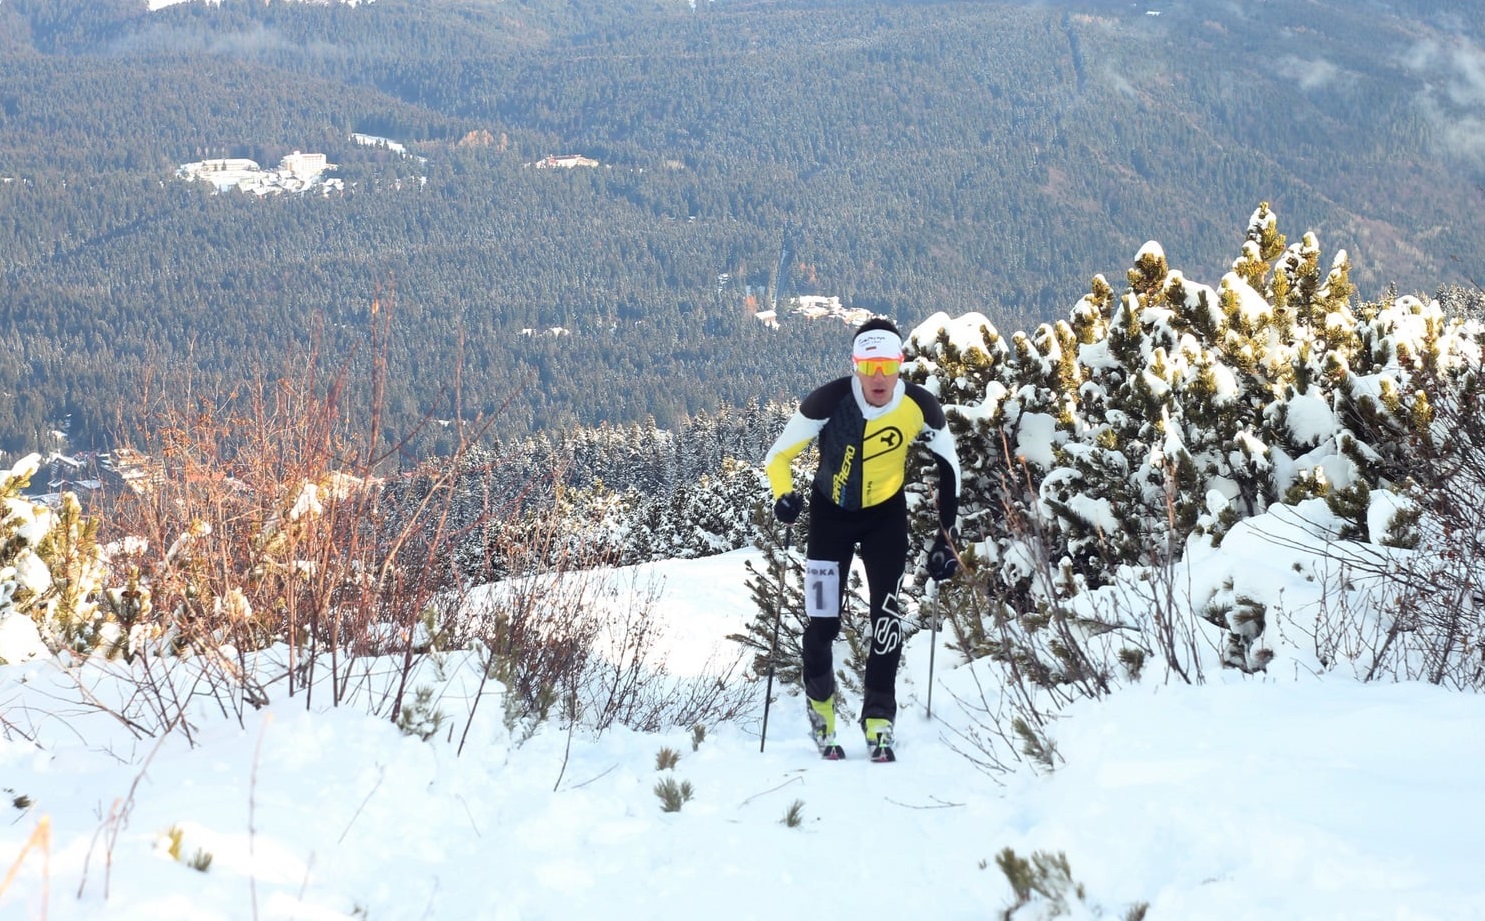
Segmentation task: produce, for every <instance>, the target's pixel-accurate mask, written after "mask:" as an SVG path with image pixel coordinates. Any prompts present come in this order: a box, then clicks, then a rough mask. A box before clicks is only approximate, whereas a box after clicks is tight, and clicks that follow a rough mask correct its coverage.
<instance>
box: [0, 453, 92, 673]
mask: <svg viewBox="0 0 1485 921" xmlns="http://www.w3.org/2000/svg"><path fill="white" fill-rule="evenodd" d="M40 465H41V458H40V456H39V455H36V454H31V455H28V456H26V457H24V458H22V459H21V460H20V461H18V462H17V463H16V464H15V465H14V466H13V467H11V468H10V469H9V470H8V471H5V472H3V473H0V501H3V503H4V518H3V520H0V622H4V621H6V620H8V619H9V618H12V617H24V618H27V619H28V620H29V622H30V623H31V624H32V625H34V630H35V632H36V637H37V640H38V642H39V644H42V645H39V646H37V647H34V648H35V649H36V651H37V653H38V654H40V653H41V651H42V649H43V647H44V649H45V651H48V652H51V653H56V652H60V651H62V650H72V651H75V652H80V653H88V652H91V651H92V650H93V649H95V648H97V647H98V646H99V645H100V644H103V643H105V642H106V640H107V637H108V635H109V634H110V631H109V629H108V627H107V620H106V618H105V616H104V615H103V614H101V613H100V611H99V607H98V599H99V597H100V596H101V594H102V592H103V588H104V578H105V569H104V564H103V560H102V555H101V552H100V550H99V548H98V543H97V540H96V534H97V523H96V522H94V521H92V520H91V519H89V518H87V517H86V516H84V515H83V513H82V507H81V506H80V505H79V504H78V501H77V497H76V496H74V495H73V494H71V493H63V494H62V495H61V496H60V497H59V499H58V502H57V505H56V507H51V506H48V505H46V504H44V503H41V502H38V501H35V500H32V499H29V498H27V497H26V496H25V495H23V491H24V490H25V489H26V488H27V487H28V486H29V485H30V483H31V477H32V476H34V475H35V474H36V471H37V470H38V469H39V468H40ZM7 629H12V630H14V629H27V627H26V625H25V624H23V623H22V622H19V621H17V622H16V624H14V625H10V626H9V627H7Z"/></svg>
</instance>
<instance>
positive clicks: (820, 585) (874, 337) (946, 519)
mask: <svg viewBox="0 0 1485 921" xmlns="http://www.w3.org/2000/svg"><path fill="white" fill-rule="evenodd" d="M851 357H852V362H853V367H854V371H855V373H854V374H852V375H851V376H849V377H842V378H838V379H836V380H833V381H831V382H830V383H828V384H825V385H824V386H822V387H820V388H818V389H816V390H815V391H813V392H812V393H810V394H809V396H807V397H805V398H804V399H803V400H802V401H801V402H800V404H799V410H798V411H797V412H796V413H795V414H794V416H793V418H791V419H790V420H789V422H788V424H787V425H785V426H784V431H783V432H782V433H781V434H780V435H779V437H778V440H777V441H775V442H774V445H773V447H772V448H770V449H769V452H768V456H767V457H766V458H765V459H764V465H765V467H766V468H767V470H768V480H769V485H770V486H771V488H772V491H773V498H774V509H773V511H774V517H776V518H777V519H778V520H779V521H781V522H784V523H785V524H792V523H793V522H794V521H795V519H797V518H798V517H799V513H800V511H801V509H802V508H803V504H804V503H803V501H802V500H801V499H800V497H799V495H798V494H797V493H795V491H794V480H793V477H792V475H791V474H790V470H789V463H790V461H792V460H793V459H794V458H795V457H796V456H797V455H798V454H799V453H800V452H801V451H803V450H804V449H805V448H806V447H807V446H808V445H809V443H810V442H811V441H813V440H815V439H818V440H819V445H820V466H819V468H818V469H817V470H816V471H815V477H814V486H813V488H812V489H811V505H810V524H809V537H808V542H807V545H806V554H805V555H806V560H805V584H804V596H805V608H806V610H807V611H808V613H809V626H808V627H806V628H805V631H804V663H803V664H804V669H803V670H804V690H805V696H806V697H807V698H808V699H809V717H810V724H811V726H812V728H813V731H814V737H815V743H816V744H817V745H818V746H819V747H820V752H821V754H822V755H824V756H825V757H826V758H830V759H836V758H840V757H842V756H843V752H842V750H841V748H840V746H839V745H838V744H836V741H835V671H834V668H833V666H832V662H831V649H830V645H831V643H832V642H834V640H835V638H836V636H838V635H839V634H840V611H841V604H842V602H843V601H844V599H845V591H846V577H847V575H848V574H849V572H850V567H851V558H852V555H853V553H854V552H855V548H856V546H857V545H860V548H861V562H862V565H863V566H864V567H865V569H866V584H867V588H868V590H869V592H870V595H871V649H870V652H869V653H868V655H867V659H866V692H865V697H864V699H863V700H862V702H861V727H862V729H863V730H865V732H866V744H867V748H868V750H869V752H870V754H871V757H872V760H874V761H892V760H894V755H893V753H892V721H893V719H895V718H896V716H897V664H898V661H899V660H900V659H901V658H902V622H901V618H900V616H899V610H898V603H897V592H898V590H899V588H900V585H901V582H902V575H903V571H904V569H905V568H906V566H907V554H908V525H907V497H906V494H905V493H904V492H903V481H904V480H905V479H906V474H907V461H908V446H909V445H910V444H912V442H913V441H914V439H916V438H918V437H920V436H921V437H923V438H924V439H925V441H926V443H927V446H928V449H929V451H931V452H933V454H934V455H935V458H936V460H937V461H938V516H939V525H940V527H939V532H938V536H937V537H936V538H935V539H934V542H933V549H932V551H931V552H930V553H929V558H928V571H929V575H930V576H932V577H933V578H934V579H935V580H938V581H942V580H944V579H947V578H949V577H950V576H952V575H953V574H954V570H955V568H956V566H957V565H958V561H957V557H956V556H955V552H954V549H953V547H952V545H951V540H952V536H953V535H954V533H955V532H954V522H955V519H956V517H957V516H958V514H959V458H958V455H957V454H956V453H955V450H954V439H953V437H952V436H951V435H950V434H949V429H948V425H947V424H946V423H945V420H944V411H943V407H941V406H940V405H939V402H938V400H937V399H936V398H934V396H933V394H931V393H929V392H928V391H927V390H925V389H923V388H922V387H920V386H918V385H917V384H909V383H906V382H905V381H902V380H901V379H900V378H899V374H900V372H901V370H902V358H903V354H902V336H901V334H900V333H899V332H898V331H897V327H896V326H895V325H894V324H893V323H892V321H891V320H888V319H886V318H885V317H877V318H874V319H871V320H868V321H867V322H866V323H864V324H862V326H861V328H860V329H858V330H857V331H856V335H855V337H854V339H853V341H852V346H851Z"/></svg>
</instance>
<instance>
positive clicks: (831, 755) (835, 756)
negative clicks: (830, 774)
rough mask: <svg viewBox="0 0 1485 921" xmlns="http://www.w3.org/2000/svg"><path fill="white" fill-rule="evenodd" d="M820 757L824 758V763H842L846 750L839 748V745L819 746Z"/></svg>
mask: <svg viewBox="0 0 1485 921" xmlns="http://www.w3.org/2000/svg"><path fill="white" fill-rule="evenodd" d="M820 757H821V758H824V759H825V760H826V761H844V760H846V750H845V749H844V748H841V747H840V746H839V745H834V744H831V745H826V744H821V745H820Z"/></svg>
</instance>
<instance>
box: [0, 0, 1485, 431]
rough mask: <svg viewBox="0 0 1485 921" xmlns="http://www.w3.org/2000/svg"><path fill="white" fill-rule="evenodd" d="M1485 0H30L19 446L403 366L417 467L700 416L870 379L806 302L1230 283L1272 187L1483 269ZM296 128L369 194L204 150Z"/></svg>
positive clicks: (1301, 206)
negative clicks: (850, 376)
mask: <svg viewBox="0 0 1485 921" xmlns="http://www.w3.org/2000/svg"><path fill="white" fill-rule="evenodd" d="M1453 6H1457V7H1460V8H1458V9H1449V10H1447V11H1441V10H1439V9H1437V8H1436V5H1433V4H1423V3H1417V2H1411V0H1404V2H1397V3H1391V4H1386V5H1384V4H1379V3H1369V2H1362V3H1350V2H1341V0H1319V2H1313V3H1306V4H1272V3H1266V2H1245V3H1228V2H1202V0H1189V2H1180V3H1175V4H1172V5H1169V6H1164V7H1161V8H1159V9H1154V8H1152V7H1151V6H1148V5H1136V4H1130V3H1121V2H1104V0H1085V2H1061V0H1058V2H1048V3H1017V2H930V0H917V2H909V0H882V2H858V0H849V2H847V0H780V2H764V0H757V2H754V0H714V2H697V3H694V4H692V3H688V2H683V0H603V2H599V0H586V2H559V0H511V2H503V3H485V2H476V0H459V2H451V0H376V2H372V3H363V4H360V5H356V6H347V5H344V4H337V3H332V4H312V3H262V2H258V0H223V2H221V3H219V4H206V3H196V2H188V3H180V4H176V5H172V6H168V7H164V8H161V9H158V10H149V9H148V8H147V4H146V3H145V2H144V0H127V2H126V0H5V2H4V3H3V4H0V337H3V348H0V449H3V450H5V451H9V452H22V451H28V450H34V449H37V448H41V449H51V448H55V447H58V444H57V439H56V437H55V436H54V435H53V434H51V433H53V432H56V431H60V432H63V433H65V435H66V444H67V446H68V447H70V448H75V449H90V448H96V449H102V448H108V447H111V446H115V445H117V444H119V443H120V442H128V441H130V440H132V437H133V436H132V433H134V432H136V431H137V430H138V428H139V427H140V426H141V425H142V424H145V423H147V421H148V416H149V413H150V412H151V411H152V409H153V408H154V407H155V405H156V402H157V401H161V400H179V399H180V397H181V396H182V395H185V396H187V397H192V398H194V397H196V396H198V395H199V396H200V397H203V398H207V399H210V400H212V401H215V402H217V403H224V402H230V401H231V400H232V398H233V395H234V394H237V393H240V392H243V387H244V385H245V384H246V383H248V382H250V381H252V380H253V379H255V378H262V377H264V376H267V377H273V376H275V375H281V374H294V373H295V372H296V370H299V369H302V368H304V367H306V366H307V364H308V363H310V362H314V363H316V364H317V366H321V367H334V366H336V365H337V364H344V365H346V366H348V367H354V366H355V365H357V363H365V362H368V361H372V360H374V359H373V358H372V357H371V356H378V357H377V358H376V359H375V360H380V356H383V355H384V356H385V360H386V362H387V366H386V368H385V381H386V391H385V393H384V394H382V404H381V405H382V406H383V407H384V409H385V413H386V418H385V419H384V420H383V430H384V431H385V432H387V433H389V434H388V437H389V438H392V439H406V440H403V441H399V442H398V449H399V450H400V451H401V452H402V456H404V457H406V458H408V459H409V460H415V459H417V458H419V457H426V456H429V455H436V454H440V453H446V452H449V451H451V450H452V449H453V448H454V446H455V444H454V443H455V441H456V440H457V439H458V436H459V433H460V432H464V431H468V430H467V429H464V428H461V427H459V426H454V425H449V424H447V423H448V422H449V420H452V419H454V418H456V417H457V418H461V419H475V418H479V417H483V418H484V419H485V420H486V421H487V425H485V426H482V427H480V428H479V429H478V431H481V432H484V433H485V434H486V435H488V436H489V437H490V438H491V439H492V440H499V439H502V438H504V439H522V438H527V437H531V436H535V435H538V434H540V433H543V432H556V431H564V430H572V429H575V428H579V427H600V426H603V427H610V428H612V429H613V430H614V431H615V432H621V431H626V430H629V429H627V428H626V427H633V426H639V427H644V428H649V427H655V428H658V429H661V430H668V431H681V430H683V429H684V428H685V427H686V426H687V425H690V424H692V423H693V420H695V419H697V418H701V417H711V416H715V415H716V414H720V413H723V412H724V411H725V410H726V408H728V407H739V408H741V407H755V410H754V411H757V410H756V407H759V406H762V405H766V404H768V403H770V402H772V401H784V402H787V401H789V400H792V399H793V398H795V397H797V396H798V395H799V394H801V393H802V392H804V391H805V390H807V389H808V388H809V387H811V386H813V385H814V384H815V383H818V382H819V381H820V380H821V379H822V378H823V377H825V376H829V375H833V374H835V373H839V372H841V371H843V370H844V368H843V367H842V364H843V363H842V361H841V360H840V357H839V356H840V355H841V354H842V352H843V350H844V343H845V341H846V336H847V333H846V331H845V330H844V328H843V327H842V326H841V324H839V323H838V322H832V321H829V320H821V321H805V320H803V319H801V318H799V317H797V316H793V315H790V314H788V313H787V311H786V308H787V303H788V299H789V298H790V297H793V296H799V295H807V294H813V295H825V296H837V297H840V298H841V300H842V301H843V302H844V303H845V304H846V305H848V306H851V307H858V308H865V309H869V310H872V311H877V312H881V313H885V314H888V315H891V316H893V317H894V318H896V319H897V320H898V322H899V323H900V324H901V325H903V326H904V327H905V328H911V327H913V326H915V325H917V324H918V323H919V322H921V321H922V320H924V319H926V318H927V317H929V316H930V315H932V314H933V313H935V312H938V311H944V312H947V313H948V314H950V315H960V314H964V313H967V312H978V313H981V314H983V315H984V316H986V317H987V318H989V319H990V320H992V321H993V323H994V324H995V326H996V327H997V328H999V329H1003V330H1013V329H1031V328H1033V327H1035V326H1036V325H1037V324H1039V323H1041V322H1044V321H1048V320H1051V319H1053V318H1057V317H1063V316H1065V315H1066V314H1067V312H1068V311H1069V310H1070V309H1071V308H1072V307H1073V305H1074V304H1075V303H1077V302H1078V300H1079V298H1080V297H1082V296H1083V295H1085V294H1086V293H1087V292H1088V290H1089V284H1090V279H1092V278H1093V277H1094V276H1096V275H1098V274H1100V273H1106V274H1111V275H1114V276H1115V277H1117V276H1118V273H1120V272H1122V271H1123V267H1125V266H1128V265H1129V264H1130V262H1131V260H1132V259H1133V258H1134V257H1135V254H1136V253H1137V252H1139V251H1140V249H1141V247H1142V246H1143V245H1144V244H1145V243H1146V242H1147V241H1149V240H1152V239H1158V240H1160V241H1162V243H1163V245H1164V246H1165V251H1166V253H1167V254H1168V256H1169V259H1170V261H1171V263H1172V264H1173V265H1179V266H1181V267H1183V268H1185V269H1186V270H1188V271H1190V272H1191V273H1192V274H1193V275H1197V276H1202V277H1213V278H1215V277H1220V275H1221V273H1222V272H1224V271H1225V270H1226V269H1227V267H1228V266H1229V265H1230V261H1231V259H1232V253H1233V251H1234V250H1235V249H1236V248H1237V247H1239V246H1240V245H1241V244H1242V243H1243V236H1242V234H1241V233H1239V232H1236V231H1240V230H1241V228H1243V227H1244V225H1245V222H1246V221H1247V219H1248V216H1249V215H1250V214H1251V213H1252V212H1253V210H1254V208H1255V207H1256V206H1257V204H1258V203H1259V202H1272V203H1273V206H1274V208H1275V209H1276V210H1277V211H1278V212H1280V213H1282V214H1283V215H1284V216H1285V219H1286V221H1287V222H1289V223H1290V224H1291V225H1292V226H1298V227H1304V228H1310V229H1313V230H1315V231H1316V232H1317V233H1318V234H1319V235H1320V236H1321V237H1322V238H1323V239H1324V240H1326V241H1327V244H1328V245H1330V246H1332V247H1336V248H1344V249H1345V250H1346V251H1347V254H1348V255H1349V257H1350V264H1351V266H1352V269H1351V275H1350V282H1351V283H1352V284H1354V285H1355V287H1356V290H1357V293H1358V296H1359V297H1361V298H1368V299H1370V298H1375V297H1380V296H1383V295H1385V294H1389V293H1390V294H1411V293H1418V294H1423V295H1432V294H1433V293H1434V292H1436V291H1437V290H1438V289H1439V288H1440V287H1441V286H1443V285H1462V286H1465V287H1467V288H1468V287H1473V284H1474V281H1475V276H1474V271H1475V269H1474V266H1475V265H1477V264H1478V263H1479V261H1480V259H1479V257H1480V254H1481V252H1482V250H1485V208H1482V207H1481V206H1480V205H1481V202H1480V200H1479V199H1480V186H1479V182H1480V180H1481V177H1482V173H1485V163H1482V161H1481V160H1480V158H1479V154H1478V151H1477V149H1476V145H1477V141H1476V140H1475V135H1476V134H1477V133H1478V132H1476V131H1474V130H1473V126H1477V125H1478V124H1479V120H1480V118H1481V116H1482V114H1485V85H1481V83H1480V81H1479V77H1478V74H1479V73H1481V72H1482V69H1481V67H1480V64H1481V62H1482V59H1485V52H1482V51H1481V46H1482V36H1485V28H1482V13H1481V12H1480V11H1479V10H1477V9H1475V8H1474V7H1473V6H1470V5H1466V4H1456V5H1453ZM1154 13H1158V14H1159V15H1152V14H1154ZM357 134H360V135H370V136H374V137H378V138H385V139H387V140H388V141H390V142H393V143H392V144H370V145H368V144H364V143H358V142H357V141H356V140H354V139H353V135H357ZM293 151H310V152H317V153H323V154H325V155H326V157H327V158H328V160H329V162H330V163H332V164H335V170H334V171H333V174H332V175H334V176H335V178H337V179H338V180H340V181H341V182H342V183H343V188H341V189H339V190H336V191H326V192H324V193H323V194H321V193H319V192H310V193H305V194H285V195H275V196H256V195H249V194H244V193H239V192H232V191H228V192H218V191H217V190H216V189H214V188H213V187H212V186H211V185H210V184H208V183H202V182H189V181H186V180H183V179H179V178H177V176H176V170H177V167H179V166H180V165H181V164H183V163H186V162H191V161H197V160H204V159H209V158H219V157H243V158H251V159H253V160H256V161H258V162H259V163H262V164H264V165H272V164H275V163H277V162H278V160H279V159H280V158H282V157H283V156H285V155H287V154H289V153H291V152H293ZM567 154H575V155H581V156H583V157H586V158H590V159H591V160H594V161H596V162H597V164H598V165H597V166H593V167H577V168H572V169H539V168H536V167H535V166H533V164H535V163H537V162H539V161H541V160H543V159H544V158H546V157H548V156H553V155H567ZM774 305H777V306H778V307H779V308H780V318H779V323H780V327H779V328H778V329H772V328H770V327H768V326H766V325H765V324H763V323H760V322H759V321H758V320H757V319H756V318H755V316H754V313H755V312H757V311H759V310H766V309H768V308H770V307H772V306H774ZM372 329H382V330H384V331H385V332H384V334H385V335H386V336H387V338H386V343H385V345H386V347H385V348H384V349H377V348H368V347H367V344H366V339H367V336H368V335H369V334H370V333H369V332H368V331H369V330H372ZM439 423H445V424H439ZM409 433H411V434H409Z"/></svg>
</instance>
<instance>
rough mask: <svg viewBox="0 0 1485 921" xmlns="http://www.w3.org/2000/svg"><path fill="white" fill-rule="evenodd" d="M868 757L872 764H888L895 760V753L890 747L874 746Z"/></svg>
mask: <svg viewBox="0 0 1485 921" xmlns="http://www.w3.org/2000/svg"><path fill="white" fill-rule="evenodd" d="M870 757H871V761H872V763H873V764H890V763H892V762H894V761H896V760H897V755H896V754H895V753H894V752H893V751H892V749H890V748H874V749H872V750H871V756H870Z"/></svg>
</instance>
